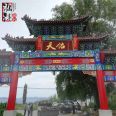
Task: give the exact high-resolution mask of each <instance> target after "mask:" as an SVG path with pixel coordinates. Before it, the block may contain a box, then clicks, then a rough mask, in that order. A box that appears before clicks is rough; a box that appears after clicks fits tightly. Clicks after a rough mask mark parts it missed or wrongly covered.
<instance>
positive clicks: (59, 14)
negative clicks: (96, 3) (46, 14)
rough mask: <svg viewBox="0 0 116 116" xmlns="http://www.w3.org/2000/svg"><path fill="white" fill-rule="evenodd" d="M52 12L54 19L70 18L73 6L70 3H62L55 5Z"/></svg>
mask: <svg viewBox="0 0 116 116" xmlns="http://www.w3.org/2000/svg"><path fill="white" fill-rule="evenodd" d="M52 10H53V12H54V14H53V15H54V19H56V20H59V19H70V18H72V17H73V15H74V14H73V8H72V6H71V5H70V4H67V3H65V2H64V3H63V4H62V5H61V6H58V5H57V6H56V7H55V8H53V9H52Z"/></svg>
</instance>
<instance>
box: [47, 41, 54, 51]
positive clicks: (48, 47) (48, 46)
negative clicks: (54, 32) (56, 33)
mask: <svg viewBox="0 0 116 116" xmlns="http://www.w3.org/2000/svg"><path fill="white" fill-rule="evenodd" d="M50 48H51V49H52V50H56V48H54V47H53V46H52V42H49V44H48V45H47V48H46V50H49V49H50Z"/></svg>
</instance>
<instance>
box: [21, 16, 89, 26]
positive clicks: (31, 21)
mask: <svg viewBox="0 0 116 116" xmlns="http://www.w3.org/2000/svg"><path fill="white" fill-rule="evenodd" d="M88 18H91V16H88V15H86V16H82V17H80V18H78V19H71V20H36V19H31V18H30V17H28V16H27V15H25V16H24V17H23V18H22V20H24V21H25V22H28V23H32V24H70V23H71V24H72V23H79V22H84V21H86V20H87V19H88Z"/></svg>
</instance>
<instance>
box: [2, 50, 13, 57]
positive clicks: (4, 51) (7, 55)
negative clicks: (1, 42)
mask: <svg viewBox="0 0 116 116" xmlns="http://www.w3.org/2000/svg"><path fill="white" fill-rule="evenodd" d="M11 54H13V52H11V51H6V49H3V50H0V57H9V56H11Z"/></svg>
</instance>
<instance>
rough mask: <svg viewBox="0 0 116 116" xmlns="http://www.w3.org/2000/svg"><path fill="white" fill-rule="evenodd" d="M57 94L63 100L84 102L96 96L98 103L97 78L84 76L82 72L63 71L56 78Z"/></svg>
mask: <svg viewBox="0 0 116 116" xmlns="http://www.w3.org/2000/svg"><path fill="white" fill-rule="evenodd" d="M56 85H57V93H58V96H59V98H60V99H61V100H65V99H70V100H77V99H80V100H82V101H84V100H86V98H91V97H92V96H94V98H95V102H96V103H98V92H97V83H96V78H95V77H92V76H89V75H87V74H83V73H82V71H70V72H69V71H61V72H60V73H59V74H58V75H57V78H56Z"/></svg>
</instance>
